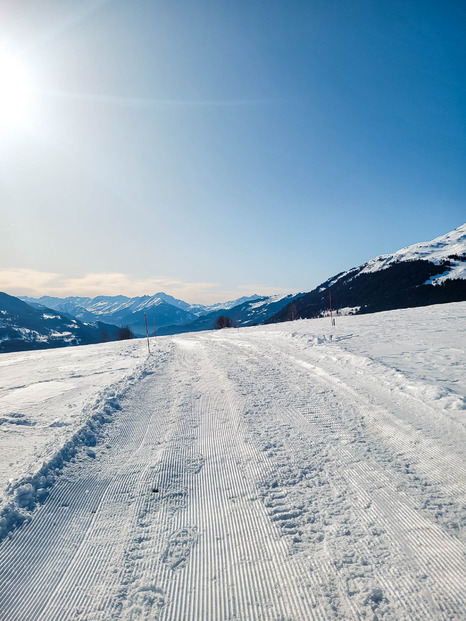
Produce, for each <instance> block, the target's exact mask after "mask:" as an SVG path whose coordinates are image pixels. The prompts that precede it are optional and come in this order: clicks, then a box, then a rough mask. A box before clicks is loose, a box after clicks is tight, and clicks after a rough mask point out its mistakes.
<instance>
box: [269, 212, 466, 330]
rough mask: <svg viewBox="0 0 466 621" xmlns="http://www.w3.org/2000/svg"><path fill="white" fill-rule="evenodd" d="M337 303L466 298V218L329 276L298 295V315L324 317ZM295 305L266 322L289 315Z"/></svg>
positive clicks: (359, 309) (397, 304)
mask: <svg viewBox="0 0 466 621" xmlns="http://www.w3.org/2000/svg"><path fill="white" fill-rule="evenodd" d="M329 291H331V295H332V303H333V308H334V309H335V310H338V309H351V312H352V313H355V314H356V313H371V312H377V311H383V310H392V309H396V308H408V307H413V306H426V305H428V304H441V303H446V302H459V301H463V300H466V224H463V225H461V226H459V227H458V228H457V229H455V230H453V231H450V232H449V233H446V234H445V235H441V236H440V237H437V238H435V239H434V240H432V241H430V242H422V243H417V244H412V245H411V246H407V247H406V248H402V249H401V250H398V251H397V252H394V253H393V254H384V255H380V256H378V257H375V258H374V259H371V260H370V261H367V263H364V264H363V265H361V266H359V267H354V268H352V269H350V270H348V271H346V272H341V273H340V274H337V275H336V276H333V277H332V278H329V279H328V280H327V281H326V282H324V283H323V284H322V285H320V286H319V287H317V288H316V289H314V290H313V291H310V292H309V293H306V294H304V295H302V296H300V297H299V298H297V299H296V300H295V301H294V302H293V304H294V314H295V316H296V317H302V318H303V319H304V318H312V317H318V316H321V315H322V314H325V313H327V312H328V311H329ZM290 311H291V307H290V305H287V306H285V307H284V308H283V309H281V310H280V311H279V312H278V313H276V314H275V315H274V316H273V317H271V318H269V319H268V320H266V323H275V322H279V321H287V320H288V319H289V318H290Z"/></svg>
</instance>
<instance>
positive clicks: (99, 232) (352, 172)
mask: <svg viewBox="0 0 466 621" xmlns="http://www.w3.org/2000/svg"><path fill="white" fill-rule="evenodd" d="M465 32H466V4H465V3H464V2H462V1H458V2H452V1H448V0H446V1H429V0H420V1H415V0H412V1H409V2H406V1H404V0H403V1H384V0H377V1H374V0H371V1H360V0H340V1H331V0H322V1H320V0H319V1H316V0H306V1H302V2H300V1H296V0H289V1H287V2H284V1H281V0H280V1H274V0H263V1H255V0H236V1H234V2H233V1H228V2H227V1H225V0H216V1H214V0H195V1H194V0H189V1H188V0H179V1H176V2H173V1H170V0H164V1H158V0H150V1H149V0H144V1H143V0H131V1H129V0H126V1H120V0H112V1H108V2H103V1H99V2H96V1H92V2H89V1H88V0H80V1H79V2H77V1H76V2H75V1H72V0H56V1H48V0H22V1H21V2H18V1H17V0H2V3H1V5H0V45H3V47H4V48H5V49H7V50H8V52H9V53H10V54H12V55H14V56H15V57H17V58H20V59H21V62H22V63H23V66H24V67H26V69H27V73H28V75H29V79H30V83H31V84H32V91H31V95H30V102H29V114H28V117H27V122H26V121H25V122H24V123H23V124H22V125H21V124H19V125H15V126H14V127H10V128H9V129H8V130H5V129H3V131H2V133H0V204H1V209H2V217H1V234H0V235H1V239H0V242H1V243H0V246H1V247H0V261H1V263H0V267H1V268H2V269H1V270H0V289H3V290H7V291H8V292H9V293H13V294H21V293H37V294H40V293H54V294H59V293H60V292H62V294H63V295H69V294H72V293H76V294H85V293H89V294H93V295H97V294H98V293H123V294H129V295H134V294H137V293H140V294H142V293H155V292H156V291H157V290H159V289H165V290H166V291H167V293H172V294H174V295H177V296H179V297H183V296H184V298H185V299H188V301H191V302H203V301H204V302H212V301H215V300H216V299H218V300H221V299H226V298H228V297H236V295H241V294H243V293H252V292H257V293H262V292H267V293H269V292H272V291H306V290H310V289H312V288H313V287H314V286H316V285H318V284H319V283H320V282H322V281H323V280H325V279H326V278H328V277H329V276H331V275H333V274H335V273H337V272H340V271H342V270H344V269H348V268H350V267H353V266H355V265H359V264H361V263H363V262H364V261H366V260H368V259H370V258H372V257H373V256H376V255H378V254H381V253H387V252H392V251H395V250H398V249H399V248H401V247H403V246H406V245H408V244H411V243H415V242H418V241H426V240H429V239H432V238H433V237H436V236H438V235H441V234H444V233H446V232H448V231H449V230H451V229H453V228H456V227H457V226H459V225H460V224H462V223H463V222H464V221H465V220H466V174H465V171H466V135H465V121H466V118H465V117H466V44H465Z"/></svg>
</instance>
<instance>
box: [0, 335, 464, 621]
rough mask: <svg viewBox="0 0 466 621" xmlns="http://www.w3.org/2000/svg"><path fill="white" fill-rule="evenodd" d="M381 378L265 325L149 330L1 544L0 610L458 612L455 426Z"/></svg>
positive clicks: (39, 614) (130, 616)
mask: <svg viewBox="0 0 466 621" xmlns="http://www.w3.org/2000/svg"><path fill="white" fill-rule="evenodd" d="M385 373H386V370H384V369H383V368H381V367H380V366H377V365H376V364H375V363H371V365H370V366H369V367H368V366H367V360H363V359H360V358H358V357H356V356H351V355H348V354H346V353H345V352H343V350H339V349H338V347H335V345H333V346H332V348H331V350H330V349H327V348H326V346H325V345H324V346H322V347H303V346H302V344H300V343H299V342H292V339H290V338H288V337H287V338H283V339H282V340H281V341H280V338H279V339H278V341H277V339H276V338H275V339H271V338H270V334H269V333H265V332H264V333H263V334H260V335H259V334H257V333H256V334H254V335H249V338H246V337H244V336H242V333H241V332H236V331H235V332H233V331H229V333H228V334H227V335H226V336H224V335H222V334H218V333H213V334H200V335H188V336H182V337H176V338H173V339H160V340H158V341H157V342H156V346H155V347H154V351H153V354H152V356H151V357H150V358H149V360H148V362H147V365H146V373H145V374H143V375H142V377H141V379H140V380H139V382H138V383H137V384H135V385H134V386H133V387H132V388H131V389H130V391H129V392H128V393H127V394H126V396H125V397H124V399H123V400H122V401H121V403H120V404H119V405H120V406H121V409H120V410H119V411H118V415H117V416H115V417H114V420H113V422H112V423H111V424H108V425H107V426H106V429H105V431H104V432H103V436H104V438H103V439H102V440H101V441H100V443H99V444H98V445H97V447H95V457H92V456H89V455H88V454H87V453H86V450H85V449H82V450H81V451H80V452H79V453H78V455H77V456H76V457H75V458H74V459H73V460H72V461H71V462H70V463H69V464H67V465H66V466H65V467H64V469H63V472H62V474H61V476H60V477H59V479H58V481H57V483H56V484H55V485H54V486H53V488H52V490H51V492H50V494H49V496H48V497H47V499H46V500H45V502H44V504H43V505H41V506H40V507H38V508H37V509H36V510H35V512H34V514H33V518H32V520H31V521H30V522H29V523H27V524H24V525H23V526H22V527H21V528H18V529H17V530H16V531H15V532H14V533H12V535H11V536H10V537H8V538H7V539H5V540H4V541H3V542H2V543H1V544H0V619H1V620H2V621H33V620H34V621H36V620H41V621H57V620H66V619H81V620H88V621H97V620H100V621H106V620H110V619H125V620H131V621H135V620H140V619H160V620H166V621H168V620H174V619H183V620H185V619H186V620H188V621H196V620H200V619H203V620H208V619H211V620H224V619H225V620H231V621H247V620H255V619H258V620H264V621H265V620H266V621H268V620H273V621H292V620H301V619H305V620H308V619H309V620H314V619H315V620H318V621H326V620H329V619H339V620H343V619H345V620H346V619H366V618H367V619H371V620H372V621H376V620H378V619H384V620H387V619H388V620H396V621H399V620H401V621H403V620H406V621H408V620H409V621H414V620H418V621H421V620H425V619H435V620H437V619H441V620H452V619H464V618H466V615H465V613H464V611H465V610H466V589H465V585H466V560H465V558H466V557H465V531H466V524H465V522H464V520H465V517H464V516H465V505H466V466H465V461H464V454H462V453H461V450H460V448H458V447H461V442H460V441H459V440H458V438H461V437H462V436H464V435H465V434H464V427H462V426H461V425H460V424H459V422H458V421H457V420H454V419H453V418H449V416H448V413H447V412H446V411H445V410H444V409H442V408H441V407H440V406H439V405H436V404H435V403H434V404H430V403H427V402H426V400H425V399H423V398H422V392H419V391H415V392H413V391H410V390H408V389H407V386H402V388H403V387H404V389H403V390H400V391H399V392H397V393H396V394H394V393H393V383H392V384H390V382H389V381H386V375H385ZM361 375H363V377H364V382H361ZM397 381H399V382H400V383H401V384H402V383H403V381H404V380H403V378H402V377H401V375H400V376H399V378H398V380H397ZM461 434H462V436H461ZM465 440H466V438H465ZM463 447H464V443H463Z"/></svg>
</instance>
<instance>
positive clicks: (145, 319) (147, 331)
mask: <svg viewBox="0 0 466 621" xmlns="http://www.w3.org/2000/svg"><path fill="white" fill-rule="evenodd" d="M144 321H145V322H146V334H147V349H148V351H149V353H150V347H149V330H148V329H147V317H146V313H144Z"/></svg>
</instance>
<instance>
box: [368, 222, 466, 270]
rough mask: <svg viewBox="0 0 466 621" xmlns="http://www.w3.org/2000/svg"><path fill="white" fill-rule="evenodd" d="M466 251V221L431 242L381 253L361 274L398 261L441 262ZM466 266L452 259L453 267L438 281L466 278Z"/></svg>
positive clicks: (369, 262)
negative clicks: (384, 253) (390, 253)
mask: <svg viewBox="0 0 466 621" xmlns="http://www.w3.org/2000/svg"><path fill="white" fill-rule="evenodd" d="M465 253H466V223H465V224H463V225H462V226H459V227H458V228H457V229H455V230H454V231H450V232H449V233H447V234H446V235H441V236H440V237H437V238H436V239H434V240H432V241H430V242H421V243H419V244H413V245H412V246H407V247H406V248H402V249H401V250H398V252H395V253H394V254H392V255H381V256H379V257H376V258H375V259H372V260H371V261H368V262H367V263H366V266H365V267H364V269H363V270H361V274H364V273H369V272H376V271H378V270H380V269H384V268H386V267H388V266H389V265H391V264H392V263H396V262H398V261H414V260H418V259H423V260H426V261H431V262H433V263H440V262H441V261H443V260H446V259H448V257H449V256H450V255H458V256H462V255H464V254H465ZM465 277H466V268H465V264H464V262H462V261H452V269H451V270H449V271H448V273H443V274H442V275H441V276H439V277H438V279H436V282H443V281H444V280H446V279H447V278H465Z"/></svg>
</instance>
